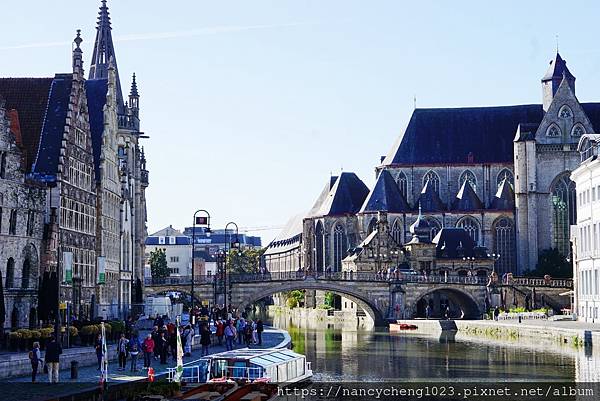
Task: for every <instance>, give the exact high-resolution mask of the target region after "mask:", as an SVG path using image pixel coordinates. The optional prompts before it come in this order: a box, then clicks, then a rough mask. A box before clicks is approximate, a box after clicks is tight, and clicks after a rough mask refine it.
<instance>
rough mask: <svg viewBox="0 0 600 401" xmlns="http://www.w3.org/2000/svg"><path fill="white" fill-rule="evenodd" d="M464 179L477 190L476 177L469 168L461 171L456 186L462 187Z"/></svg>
mask: <svg viewBox="0 0 600 401" xmlns="http://www.w3.org/2000/svg"><path fill="white" fill-rule="evenodd" d="M465 181H468V182H469V184H471V187H473V190H475V191H477V179H476V178H475V174H473V172H472V171H471V170H465V171H463V172H462V174H461V175H460V178H459V179H458V186H459V187H462V185H463V184H464V182H465Z"/></svg>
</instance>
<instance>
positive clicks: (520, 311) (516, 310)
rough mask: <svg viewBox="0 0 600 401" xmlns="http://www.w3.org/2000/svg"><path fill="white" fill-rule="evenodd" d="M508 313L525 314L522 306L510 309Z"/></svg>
mask: <svg viewBox="0 0 600 401" xmlns="http://www.w3.org/2000/svg"><path fill="white" fill-rule="evenodd" d="M508 311H509V312H510V313H522V312H525V308H524V307H522V306H519V307H518V308H510V309H509V310H508Z"/></svg>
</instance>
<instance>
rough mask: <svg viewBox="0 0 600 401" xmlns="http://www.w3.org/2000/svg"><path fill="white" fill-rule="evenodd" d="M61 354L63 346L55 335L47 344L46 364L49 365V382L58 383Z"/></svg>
mask: <svg viewBox="0 0 600 401" xmlns="http://www.w3.org/2000/svg"><path fill="white" fill-rule="evenodd" d="M60 354H62V347H61V346H60V344H59V343H57V342H56V338H55V337H51V338H50V343H49V344H48V345H47V346H46V365H48V382H49V383H58V370H59V369H60Z"/></svg>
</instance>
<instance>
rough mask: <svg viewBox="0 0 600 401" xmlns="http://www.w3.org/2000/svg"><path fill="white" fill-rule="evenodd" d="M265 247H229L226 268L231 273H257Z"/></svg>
mask: <svg viewBox="0 0 600 401" xmlns="http://www.w3.org/2000/svg"><path fill="white" fill-rule="evenodd" d="M263 253H265V249H264V248H261V249H252V248H247V249H231V250H230V251H229V254H228V255H227V270H228V271H230V272H233V273H258V272H259V271H260V258H261V256H262V255H263Z"/></svg>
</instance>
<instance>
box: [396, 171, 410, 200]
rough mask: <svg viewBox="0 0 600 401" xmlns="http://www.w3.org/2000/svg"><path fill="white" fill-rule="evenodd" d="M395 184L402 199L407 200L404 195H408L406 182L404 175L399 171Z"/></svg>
mask: <svg viewBox="0 0 600 401" xmlns="http://www.w3.org/2000/svg"><path fill="white" fill-rule="evenodd" d="M396 183H397V184H398V189H400V193H401V194H402V195H403V196H404V199H407V196H406V194H407V193H408V180H407V178H406V174H404V173H403V172H402V171H401V172H400V174H398V177H397V178H396Z"/></svg>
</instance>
